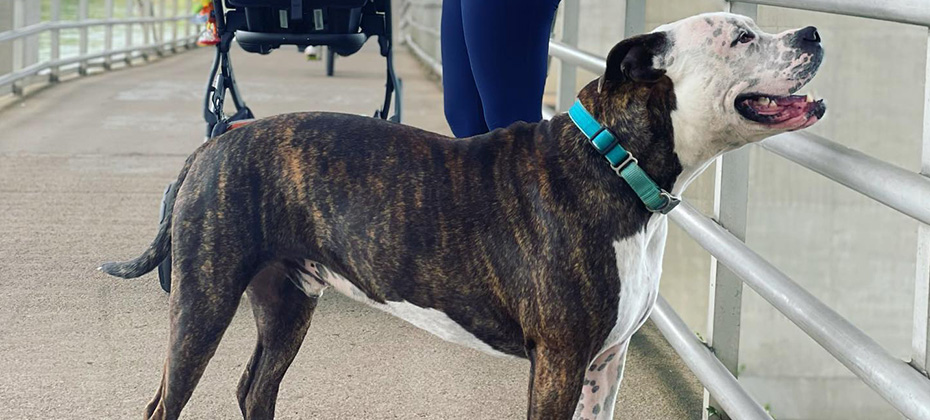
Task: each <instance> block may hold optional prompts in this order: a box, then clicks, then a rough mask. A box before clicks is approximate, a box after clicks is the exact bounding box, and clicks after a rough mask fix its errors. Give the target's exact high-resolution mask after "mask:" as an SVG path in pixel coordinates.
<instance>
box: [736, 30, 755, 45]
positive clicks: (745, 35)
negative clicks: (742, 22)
mask: <svg viewBox="0 0 930 420" xmlns="http://www.w3.org/2000/svg"><path fill="white" fill-rule="evenodd" d="M754 39H756V36H755V35H753V34H752V32H742V33H740V34H739V43H740V44H745V43H748V42H752V40H754Z"/></svg>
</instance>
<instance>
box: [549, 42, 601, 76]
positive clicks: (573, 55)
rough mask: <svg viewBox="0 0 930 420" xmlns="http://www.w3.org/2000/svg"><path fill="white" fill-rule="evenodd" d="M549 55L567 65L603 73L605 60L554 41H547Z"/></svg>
mask: <svg viewBox="0 0 930 420" xmlns="http://www.w3.org/2000/svg"><path fill="white" fill-rule="evenodd" d="M549 55H551V56H553V57H555V58H558V59H559V60H562V61H564V62H566V63H569V64H574V65H576V66H578V67H581V68H583V69H585V70H588V71H590V72H593V73H597V74H600V73H603V72H604V69H605V68H607V60H604V58H603V57H598V56H596V55H594V54H591V53H589V52H586V51H582V50H579V49H577V48H575V47H572V46H569V45H565V44H563V43H561V42H559V41H556V40H552V39H550V40H549Z"/></svg>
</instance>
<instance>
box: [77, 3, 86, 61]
mask: <svg viewBox="0 0 930 420" xmlns="http://www.w3.org/2000/svg"><path fill="white" fill-rule="evenodd" d="M87 7H88V5H87V0H80V1H79V2H78V22H84V21H86V20H87ZM78 33H79V38H78V54H79V55H81V56H82V57H83V56H85V55H87V27H86V26H82V27H80V28H79V29H78ZM78 74H80V75H81V76H83V75H85V74H87V60H84V59H82V60H81V61H80V62H79V63H78Z"/></svg>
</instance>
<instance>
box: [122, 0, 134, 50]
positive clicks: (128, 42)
mask: <svg viewBox="0 0 930 420" xmlns="http://www.w3.org/2000/svg"><path fill="white" fill-rule="evenodd" d="M134 1H135V0H126V19H131V18H132V8H133V7H132V6H133V2H134ZM132 26H133V25H132V24H131V23H127V24H126V45H125V48H126V49H127V50H126V54H124V55H123V60H125V61H126V65H127V66H128V65H130V64H132V52H130V51H129V48H130V47H132Z"/></svg>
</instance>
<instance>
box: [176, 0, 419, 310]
mask: <svg viewBox="0 0 930 420" xmlns="http://www.w3.org/2000/svg"><path fill="white" fill-rule="evenodd" d="M227 6H229V7H227ZM213 8H214V14H215V17H216V31H217V36H218V38H219V43H218V44H217V45H216V56H215V58H214V59H213V66H212V68H211V70H210V77H209V79H208V82H207V90H206V95H205V98H204V109H203V117H204V120H206V122H207V131H206V136H207V138H210V137H216V136H219V135H221V134H223V133H225V132H226V131H228V130H230V129H233V128H235V127H237V126H238V125H240V124H243V123H245V122H246V120H249V119H252V118H254V115H253V114H252V111H251V110H250V109H249V107H248V106H246V104H245V101H244V100H243V99H242V96H241V94H240V93H239V89H238V88H237V87H236V79H235V76H234V75H233V70H232V64H231V63H230V60H229V48H230V46H231V45H232V41H233V40H234V39H235V40H236V41H237V42H238V43H239V46H240V47H242V49H243V50H246V51H248V52H253V53H259V54H268V53H270V52H271V50H274V49H276V48H279V47H280V46H282V45H296V46H297V48H298V49H300V50H303V49H304V48H306V47H307V46H310V45H313V46H326V47H327V49H328V52H329V56H328V60H327V75H330V76H331V75H332V72H333V60H334V59H335V54H338V55H341V56H348V55H351V54H354V53H355V52H356V51H358V50H359V49H361V48H362V45H364V44H365V41H367V40H368V38H370V37H372V36H375V35H377V36H378V46H379V47H380V50H381V51H380V52H381V55H382V56H383V57H384V58H385V61H386V67H387V82H386V83H385V89H384V103H383V104H382V106H381V109H379V110H377V111H375V114H374V117H375V118H382V119H385V120H390V121H393V122H400V119H401V96H402V95H401V83H400V79H398V78H397V74H396V73H395V72H394V60H393V51H392V47H393V44H392V39H391V22H392V21H391V0H213ZM227 92H229V96H230V97H231V99H232V101H233V105H234V106H235V109H236V111H235V113H233V114H232V115H229V116H227V115H225V113H224V112H223V104H224V102H225V99H226V93H227ZM392 96H393V97H394V103H395V106H394V114H393V115H392V116H390V117H388V115H389V112H390V109H391V97H392ZM169 188H170V185H169ZM165 192H166V193H167V190H166V191H165ZM164 214H165V200H162V208H161V216H160V217H161V218H162V219H163V218H164ZM158 278H159V281H160V282H161V286H162V289H164V290H165V291H166V292H167V291H170V288H171V257H170V254H169V256H168V258H166V259H165V260H164V261H162V262H161V264H159V266H158Z"/></svg>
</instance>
